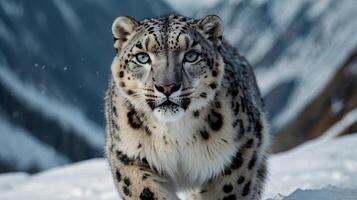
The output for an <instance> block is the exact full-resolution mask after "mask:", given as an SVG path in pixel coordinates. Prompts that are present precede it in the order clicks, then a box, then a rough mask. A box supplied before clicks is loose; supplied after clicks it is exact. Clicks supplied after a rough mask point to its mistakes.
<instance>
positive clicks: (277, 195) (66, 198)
mask: <svg viewBox="0 0 357 200" xmlns="http://www.w3.org/2000/svg"><path fill="white" fill-rule="evenodd" d="M356 145H357V135H349V136H344V137H341V138H337V139H330V140H322V141H320V139H316V140H313V141H310V142H308V143H305V144H303V145H302V146H299V147H297V148H296V149H293V150H290V151H288V152H284V153H281V154H278V155H274V156H272V158H271V159H270V160H269V171H270V174H269V178H268V182H267V187H266V190H265V194H264V199H267V200H268V199H269V200H301V199H304V200H340V199H344V200H352V199H356V197H357V179H356V177H357V157H356V155H357V148H355V147H356ZM0 191H1V192H0V199H1V200H13V199H16V200H25V199H26V200H31V199H36V200H47V199H52V200H84V199H86V200H92V199H93V200H95V199H96V200H114V199H119V198H118V195H117V192H116V190H115V188H114V185H113V182H112V178H111V174H110V170H109V166H108V163H107V161H106V160H105V159H92V160H87V161H82V162H79V163H75V164H71V165H67V166H64V167H57V168H53V169H50V170H47V171H44V172H42V173H39V174H35V175H31V176H29V175H26V174H19V173H14V174H3V175H0Z"/></svg>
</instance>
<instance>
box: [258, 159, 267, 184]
mask: <svg viewBox="0 0 357 200" xmlns="http://www.w3.org/2000/svg"><path fill="white" fill-rule="evenodd" d="M266 175H267V168H266V164H265V162H264V163H263V164H261V165H260V166H259V168H258V170H257V178H258V179H260V180H264V179H265V177H266Z"/></svg>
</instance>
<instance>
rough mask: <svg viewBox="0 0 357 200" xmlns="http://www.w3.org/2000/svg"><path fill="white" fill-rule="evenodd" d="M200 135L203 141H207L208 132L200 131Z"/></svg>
mask: <svg viewBox="0 0 357 200" xmlns="http://www.w3.org/2000/svg"><path fill="white" fill-rule="evenodd" d="M200 134H201V136H202V138H203V139H204V140H208V138H209V134H208V132H207V131H206V130H202V131H200Z"/></svg>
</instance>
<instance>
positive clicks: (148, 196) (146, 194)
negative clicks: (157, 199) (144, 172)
mask: <svg viewBox="0 0 357 200" xmlns="http://www.w3.org/2000/svg"><path fill="white" fill-rule="evenodd" d="M140 199H141V200H153V199H154V193H152V192H151V190H150V189H149V188H147V187H146V188H144V190H143V191H142V192H141V194H140Z"/></svg>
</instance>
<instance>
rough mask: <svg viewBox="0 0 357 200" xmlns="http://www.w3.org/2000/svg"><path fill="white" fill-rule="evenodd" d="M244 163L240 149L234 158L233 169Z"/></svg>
mask: <svg viewBox="0 0 357 200" xmlns="http://www.w3.org/2000/svg"><path fill="white" fill-rule="evenodd" d="M242 164H243V157H242V153H241V152H240V151H237V153H236V155H235V156H234V157H233V159H232V163H231V169H238V168H240V167H241V166H242Z"/></svg>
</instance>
